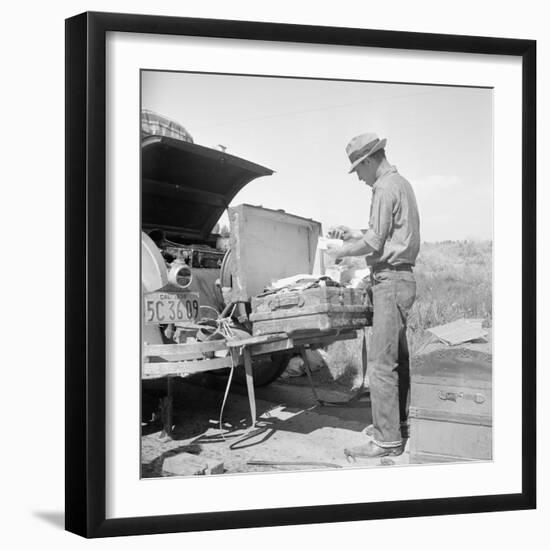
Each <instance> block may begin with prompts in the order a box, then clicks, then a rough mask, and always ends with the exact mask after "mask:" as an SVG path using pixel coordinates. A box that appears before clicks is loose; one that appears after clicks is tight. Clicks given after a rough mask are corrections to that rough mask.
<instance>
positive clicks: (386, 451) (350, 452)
mask: <svg viewBox="0 0 550 550" xmlns="http://www.w3.org/2000/svg"><path fill="white" fill-rule="evenodd" d="M400 454H403V445H399V447H380V445H377V444H376V443H375V442H374V441H369V442H368V443H365V444H364V445H357V446H356V447H350V448H349V449H344V455H345V456H346V458H348V459H349V458H352V459H354V460H355V459H356V458H378V457H382V456H399V455H400Z"/></svg>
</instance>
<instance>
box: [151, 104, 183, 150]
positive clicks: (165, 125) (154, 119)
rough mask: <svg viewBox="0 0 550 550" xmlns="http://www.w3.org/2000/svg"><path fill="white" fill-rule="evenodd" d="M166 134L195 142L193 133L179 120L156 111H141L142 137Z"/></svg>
mask: <svg viewBox="0 0 550 550" xmlns="http://www.w3.org/2000/svg"><path fill="white" fill-rule="evenodd" d="M146 136H164V137H169V138H173V139H179V140H181V141H187V142H188V143H193V137H192V136H191V134H190V133H189V132H188V131H187V130H186V129H185V128H184V127H183V126H182V125H181V124H179V122H176V121H174V120H171V119H169V118H166V117H164V116H162V115H159V114H158V113H155V112H154V111H149V110H148V109H142V111H141V137H142V138H143V137H146Z"/></svg>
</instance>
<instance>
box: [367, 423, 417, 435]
mask: <svg viewBox="0 0 550 550" xmlns="http://www.w3.org/2000/svg"><path fill="white" fill-rule="evenodd" d="M400 427H401V437H402V438H403V439H409V423H408V422H407V421H405V422H401V424H400ZM363 433H364V434H365V435H366V436H367V437H374V424H369V425H368V426H367V427H366V428H365V429H364V430H363Z"/></svg>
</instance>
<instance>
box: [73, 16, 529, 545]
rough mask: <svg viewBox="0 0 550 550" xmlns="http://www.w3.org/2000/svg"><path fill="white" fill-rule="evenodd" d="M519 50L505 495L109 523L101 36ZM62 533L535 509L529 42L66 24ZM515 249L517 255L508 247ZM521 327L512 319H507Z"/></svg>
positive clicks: (98, 21) (199, 25)
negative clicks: (513, 339)
mask: <svg viewBox="0 0 550 550" xmlns="http://www.w3.org/2000/svg"><path fill="white" fill-rule="evenodd" d="M109 31H119V32H131V33H148V34H164V35H187V36H201V37H213V38H240V39H247V40H252V41H253V40H272V41H281V42H295V43H312V44H327V45H353V46H365V47H367V46H370V47H378V48H398V49H405V50H429V51H446V52H456V53H480V54H494V55H507V56H517V57H519V58H521V61H522V93H523V98H522V117H523V120H522V152H521V154H522V193H521V197H522V214H523V217H522V231H523V234H522V235H523V247H522V253H521V261H522V285H523V286H522V300H523V301H522V319H521V327H522V329H521V330H522V338H523V344H522V346H523V347H522V384H523V385H522V428H523V432H522V439H521V441H522V457H523V461H522V490H521V492H519V493H514V494H500V495H487V496H471V497H459V498H447V499H428V500H408V501H399V502H376V503H368V502H367V503H360V504H338V505H320V506H308V507H300V508H277V509H258V510H247V511H226V512H219V513H196V514H185V515H169V516H151V517H139V518H138V517H127V518H121V519H106V514H105V510H106V484H105V479H106V475H105V474H106V466H105V457H106V442H105V428H106V426H105V422H106V414H105V405H106V370H105V364H106V361H105V353H106V334H105V321H106V304H105V300H104V299H102V298H104V297H105V291H106V280H105V268H106V239H107V235H106V188H105V184H106V179H105V168H106V156H105V137H106V134H105V132H106V121H105V93H106V65H105V59H106V46H105V45H106V33H107V32H109ZM65 61H66V88H65V91H66V149H65V154H66V228H67V229H66V403H65V406H66V529H67V530H69V531H72V532H73V533H76V534H79V535H82V536H85V537H107V536H118V535H135V534H153V533H169V532H178V531H201V530H205V531H206V530H213V529H235V528H245V527H261V526H276V525H291V524H308V523H320V522H342V521H356V520H366V519H381V518H401V517H414V516H428V515H442V514H462V513H474V512H490V511H503V510H520V509H532V508H535V506H536V391H535V379H536V368H535V366H536V351H535V350H536V189H535V181H536V42H535V41H533V40H517V39H506V38H489V37H480V36H475V37H474V36H457V35H438V34H422V33H411V32H396V31H381V30H365V29H357V28H333V27H316V26H304V25H289V24H274V23H257V22H248V21H227V20H213V19H191V18H179V17H159V16H146V15H129V14H116V13H83V14H80V15H77V16H75V17H72V18H70V19H67V20H66V60H65ZM514 254H515V255H516V254H517V251H515V252H514ZM515 321H516V322H518V321H519V320H517V319H516V320H515Z"/></svg>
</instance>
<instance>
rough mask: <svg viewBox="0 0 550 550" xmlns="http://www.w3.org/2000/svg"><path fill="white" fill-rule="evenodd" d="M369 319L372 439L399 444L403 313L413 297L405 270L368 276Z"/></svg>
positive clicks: (403, 403) (405, 394)
mask: <svg viewBox="0 0 550 550" xmlns="http://www.w3.org/2000/svg"><path fill="white" fill-rule="evenodd" d="M372 285H373V286H372V301H373V310H374V316H373V322H372V340H371V346H370V354H369V355H370V360H369V363H368V372H369V382H370V394H371V403H372V421H373V427H374V437H373V439H374V442H375V443H376V444H378V445H380V446H381V447H397V446H400V445H401V444H402V440H401V429H400V423H401V422H405V421H406V420H407V418H408V414H409V390H410V372H409V348H408V346H407V315H408V313H409V311H410V309H411V307H412V305H413V303H414V299H415V298H416V281H415V279H414V275H413V274H412V272H409V271H379V272H377V273H374V274H373V275H372Z"/></svg>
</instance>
